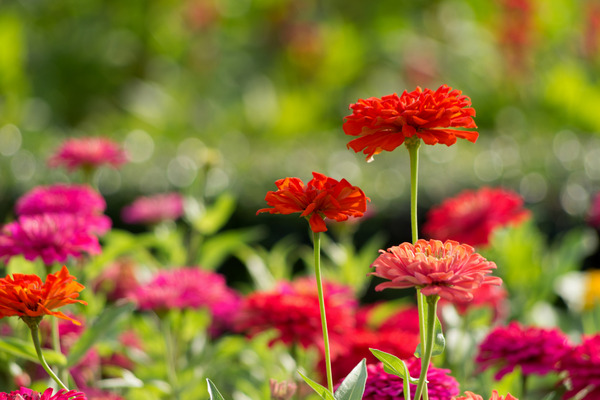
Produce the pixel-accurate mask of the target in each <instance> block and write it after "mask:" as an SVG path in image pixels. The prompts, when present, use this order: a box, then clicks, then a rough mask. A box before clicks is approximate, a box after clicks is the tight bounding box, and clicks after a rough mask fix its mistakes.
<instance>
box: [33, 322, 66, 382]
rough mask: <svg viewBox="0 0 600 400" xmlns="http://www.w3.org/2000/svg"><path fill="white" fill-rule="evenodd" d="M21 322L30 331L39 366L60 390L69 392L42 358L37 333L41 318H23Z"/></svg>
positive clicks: (38, 332)
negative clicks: (23, 322) (40, 365)
mask: <svg viewBox="0 0 600 400" xmlns="http://www.w3.org/2000/svg"><path fill="white" fill-rule="evenodd" d="M23 321H25V323H26V324H27V326H29V329H30V330H31V339H32V340H33V347H35V352H36V353H37V356H38V359H39V360H40V364H42V367H44V370H46V372H47V373H48V375H50V377H51V378H52V379H54V381H55V382H56V383H58V385H59V386H60V387H61V388H63V389H65V390H69V389H68V388H67V386H66V385H65V384H64V383H63V382H62V381H61V380H60V379H59V378H58V376H57V375H56V374H55V373H54V371H52V368H50V366H49V365H48V363H47V362H46V359H45V358H44V354H43V353H42V346H41V344H40V331H39V323H40V321H41V318H28V319H27V320H26V319H25V318H23Z"/></svg>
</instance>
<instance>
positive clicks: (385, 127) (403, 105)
mask: <svg viewBox="0 0 600 400" xmlns="http://www.w3.org/2000/svg"><path fill="white" fill-rule="evenodd" d="M461 93H462V92H461V91H460V90H452V89H451V88H450V87H448V86H447V85H442V86H440V87H439V89H438V90H436V91H435V92H434V91H433V90H431V89H425V90H422V89H421V88H420V87H417V89H416V90H414V91H412V92H410V93H408V92H406V91H404V92H403V93H402V95H401V96H400V97H398V95H397V94H395V93H394V94H392V95H388V96H383V97H382V98H376V97H371V98H368V99H366V100H363V99H360V100H358V102H357V103H355V104H351V105H350V109H351V110H352V115H349V116H347V117H346V122H344V125H343V129H344V132H345V133H346V135H351V136H359V137H358V138H357V139H354V140H351V141H350V142H349V143H348V148H352V150H354V151H355V152H357V153H358V152H359V151H362V152H363V153H364V154H366V155H367V160H368V159H370V158H371V157H373V155H375V154H379V153H381V152H382V151H383V150H385V151H392V150H394V149H395V148H396V147H398V146H400V145H401V144H402V143H404V140H405V139H407V138H410V137H413V136H417V137H418V138H420V139H422V140H423V142H425V144H436V143H442V144H445V145H447V146H451V145H453V144H454V143H456V138H463V139H467V140H469V141H471V142H473V143H475V141H476V140H477V137H478V136H479V134H478V133H477V132H475V131H467V130H462V129H456V128H466V129H471V128H477V125H475V122H474V121H473V117H474V116H475V109H473V108H471V107H470V106H471V99H470V98H469V97H467V96H463V95H462V94H461Z"/></svg>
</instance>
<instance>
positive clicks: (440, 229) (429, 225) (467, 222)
mask: <svg viewBox="0 0 600 400" xmlns="http://www.w3.org/2000/svg"><path fill="white" fill-rule="evenodd" d="M529 216H530V212H529V210H527V209H525V208H523V198H522V197H521V196H520V195H519V194H517V193H515V192H512V191H510V190H506V189H502V188H489V187H484V188H481V189H479V190H476V191H471V190H466V191H464V192H461V193H459V194H458V195H457V196H455V197H453V198H450V199H447V200H446V201H444V202H443V203H442V204H441V205H440V206H438V207H436V208H432V209H431V210H430V211H429V213H428V215H427V222H426V223H425V225H423V233H425V234H427V235H428V236H429V237H432V238H436V239H439V240H448V239H452V240H456V241H458V242H461V243H468V244H470V245H471V246H479V245H487V244H489V242H490V237H491V235H492V233H493V231H494V230H495V229H497V228H500V227H503V226H506V225H509V224H518V223H520V222H522V221H524V220H525V219H527V218H529Z"/></svg>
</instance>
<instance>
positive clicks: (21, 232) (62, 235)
mask: <svg viewBox="0 0 600 400" xmlns="http://www.w3.org/2000/svg"><path fill="white" fill-rule="evenodd" d="M100 251H101V249H100V244H99V243H98V238H97V237H96V236H94V235H93V234H92V233H91V232H90V231H89V229H88V227H87V226H86V224H85V220H83V219H82V217H80V216H78V215H74V214H56V213H52V214H49V213H48V214H39V215H31V216H28V215H24V216H21V217H19V219H18V220H16V221H14V222H11V223H9V224H7V225H4V227H2V230H1V231H0V259H2V260H3V261H4V262H8V260H10V259H11V258H12V257H13V256H17V255H23V257H25V259H27V260H29V261H33V260H35V259H36V258H38V257H39V258H41V259H42V261H43V262H44V264H46V265H51V264H52V263H55V262H59V263H63V262H65V261H66V260H67V258H68V257H69V256H72V257H75V258H79V257H82V255H83V254H84V253H88V254H99V253H100Z"/></svg>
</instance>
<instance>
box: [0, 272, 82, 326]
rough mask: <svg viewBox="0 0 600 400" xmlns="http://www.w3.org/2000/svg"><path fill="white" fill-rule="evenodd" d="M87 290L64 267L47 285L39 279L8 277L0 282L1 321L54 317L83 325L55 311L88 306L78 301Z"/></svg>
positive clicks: (0, 279)
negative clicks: (83, 291) (12, 318)
mask: <svg viewBox="0 0 600 400" xmlns="http://www.w3.org/2000/svg"><path fill="white" fill-rule="evenodd" d="M83 289H84V286H83V285H82V284H80V283H79V282H75V277H74V276H72V275H71V274H69V271H68V270H67V268H66V267H64V266H63V267H62V269H61V270H60V271H58V272H56V273H54V274H48V276H47V277H46V281H45V282H42V280H41V279H40V277H39V276H37V275H27V274H13V275H12V276H10V275H7V276H6V278H0V318H4V317H12V316H19V317H42V316H44V315H54V316H55V317H58V318H63V319H66V320H70V321H73V323H75V324H76V325H79V321H77V320H75V319H73V318H71V317H68V316H67V315H65V314H63V313H62V312H61V311H52V310H55V309H57V308H59V307H62V306H65V305H67V304H73V303H81V304H87V303H86V302H85V301H83V300H78V299H77V298H78V297H79V292H81V291H82V290H83Z"/></svg>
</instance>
